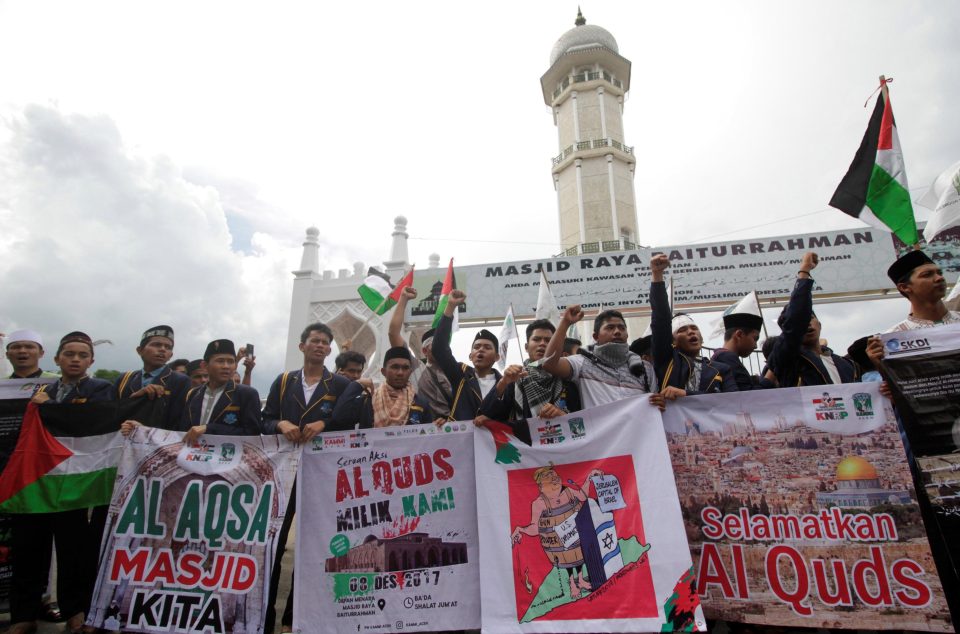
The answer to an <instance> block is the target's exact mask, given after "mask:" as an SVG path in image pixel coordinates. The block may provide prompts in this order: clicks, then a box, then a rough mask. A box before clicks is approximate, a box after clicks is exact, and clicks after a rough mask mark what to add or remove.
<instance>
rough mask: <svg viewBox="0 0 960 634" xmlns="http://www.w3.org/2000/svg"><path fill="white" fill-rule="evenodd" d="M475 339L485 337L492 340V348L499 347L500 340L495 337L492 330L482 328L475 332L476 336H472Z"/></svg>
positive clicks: (497, 348)
mask: <svg viewBox="0 0 960 634" xmlns="http://www.w3.org/2000/svg"><path fill="white" fill-rule="evenodd" d="M477 339H486V340H487V341H492V342H493V349H494V350H499V349H500V340H499V339H497V336H496V335H495V334H493V333H492V332H490V331H489V330H487V329H486V328H484V329H483V330H481V331H480V332H478V333H477V336H476V337H474V338H473V340H474V341H476V340H477Z"/></svg>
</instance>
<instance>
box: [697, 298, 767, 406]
mask: <svg viewBox="0 0 960 634" xmlns="http://www.w3.org/2000/svg"><path fill="white" fill-rule="evenodd" d="M723 328H724V333H723V347H722V348H717V349H716V350H714V351H713V357H712V360H713V361H719V362H720V363H722V364H724V365H725V366H727V367H728V368H730V371H731V372H732V373H733V379H734V381H736V384H737V389H738V390H739V391H741V392H748V391H750V390H762V389H767V388H772V387H776V385H774V384H773V383H772V382H771V381H770V380H768V379H764V378H760V377H758V376H755V375H752V374H750V372H748V371H747V368H745V367H744V365H743V362H742V361H741V360H740V359H743V358H746V357H748V356H750V355H751V354H752V353H753V351H754V350H756V349H757V341H758V340H759V339H760V329H761V328H763V317H761V316H760V315H754V314H751V313H731V314H729V315H724V316H723Z"/></svg>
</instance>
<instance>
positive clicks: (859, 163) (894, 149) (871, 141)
mask: <svg viewBox="0 0 960 634" xmlns="http://www.w3.org/2000/svg"><path fill="white" fill-rule="evenodd" d="M880 86H881V89H882V90H881V91H880V96H879V97H877V105H876V107H875V108H874V109H873V116H872V117H870V124H869V125H868V126H867V133H866V134H864V135H863V141H861V143H860V149H859V150H857V154H856V156H854V157H853V163H851V164H850V169H849V171H848V172H847V175H846V176H844V177H843V180H842V181H840V185H839V186H838V187H837V191H836V192H834V194H833V198H831V199H830V206H831V207H836V208H837V209H839V210H840V211H842V212H844V213H846V214H848V215H850V216H853V217H854V218H857V219H859V220H862V221H863V222H865V223H867V224H869V225H872V226H874V227H877V228H878V229H883V230H884V231H892V232H893V233H894V234H895V235H896V236H897V237H898V238H900V239H901V240H902V241H903V242H905V243H906V244H916V243H917V241H918V240H919V235H918V234H917V222H916V220H915V219H914V217H913V204H912V203H911V202H910V191H909V188H908V187H907V173H906V170H905V169H904V166H903V153H902V152H901V150H900V139H899V137H898V136H897V127H896V123H895V122H894V120H893V107H892V106H891V105H890V96H889V94H888V92H887V80H885V79H883V78H881V79H880Z"/></svg>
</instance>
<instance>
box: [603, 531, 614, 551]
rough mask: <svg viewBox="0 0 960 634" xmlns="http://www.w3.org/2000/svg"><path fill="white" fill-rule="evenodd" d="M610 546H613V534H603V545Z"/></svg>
mask: <svg viewBox="0 0 960 634" xmlns="http://www.w3.org/2000/svg"><path fill="white" fill-rule="evenodd" d="M611 546H613V535H611V534H610V533H607V534H606V535H604V536H603V547H604V548H610V547H611Z"/></svg>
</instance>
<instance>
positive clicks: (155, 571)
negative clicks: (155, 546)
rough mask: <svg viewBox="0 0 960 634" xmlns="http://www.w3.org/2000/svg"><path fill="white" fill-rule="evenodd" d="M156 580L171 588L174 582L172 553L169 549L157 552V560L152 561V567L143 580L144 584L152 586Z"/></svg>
mask: <svg viewBox="0 0 960 634" xmlns="http://www.w3.org/2000/svg"><path fill="white" fill-rule="evenodd" d="M158 579H159V580H161V581H163V582H164V583H165V584H167V585H171V586H172V585H173V584H174V582H175V581H174V565H173V553H172V552H171V550H170V549H169V548H161V549H160V550H159V552H157V558H156V559H154V560H153V566H152V567H151V568H150V572H148V573H147V576H146V577H144V579H143V580H144V581H145V582H146V583H149V584H152V583H155V582H156V581H157V580H158Z"/></svg>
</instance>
